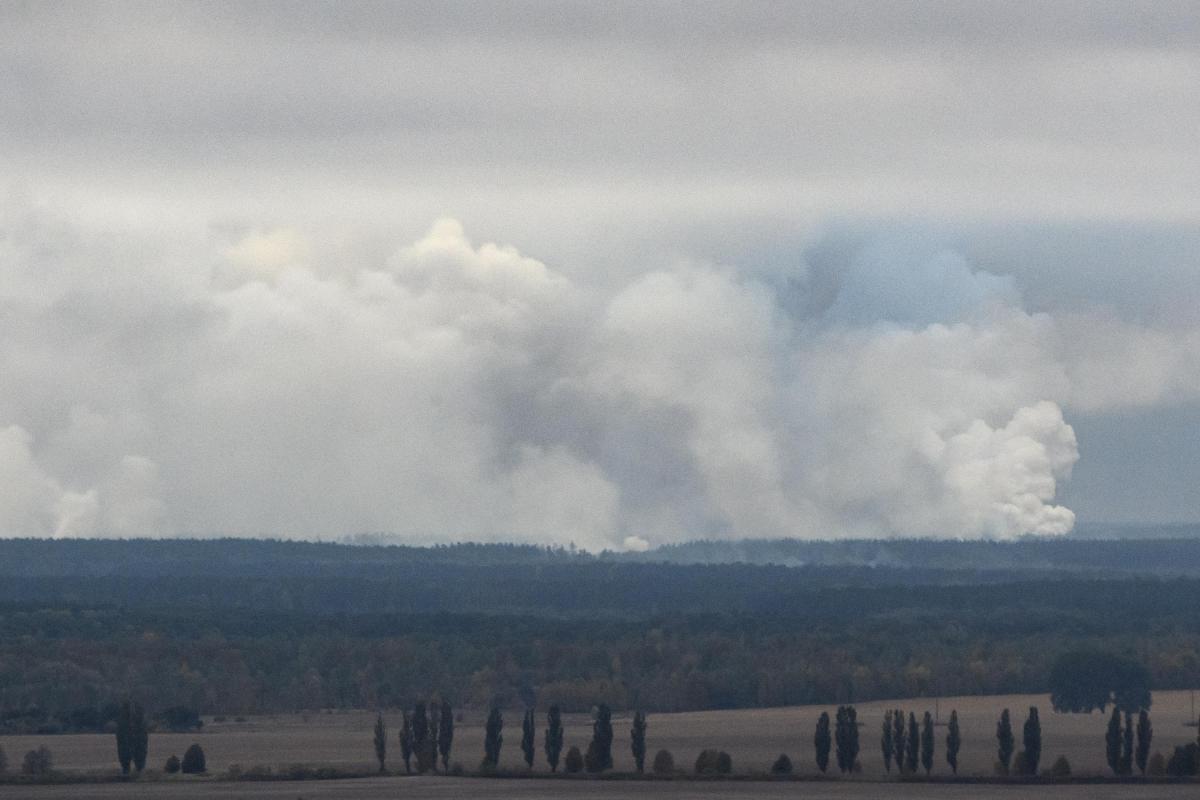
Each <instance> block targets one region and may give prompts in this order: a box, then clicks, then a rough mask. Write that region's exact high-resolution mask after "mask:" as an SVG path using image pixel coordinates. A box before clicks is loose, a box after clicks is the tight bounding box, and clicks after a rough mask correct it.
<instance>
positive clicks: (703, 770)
mask: <svg viewBox="0 0 1200 800" xmlns="http://www.w3.org/2000/svg"><path fill="white" fill-rule="evenodd" d="M730 772H733V759H732V758H730V757H729V753H726V752H725V751H723V750H704V751H702V752H701V753H700V755H699V756H697V757H696V774H697V775H728V774H729V773H730Z"/></svg>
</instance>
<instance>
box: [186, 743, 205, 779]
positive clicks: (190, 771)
mask: <svg viewBox="0 0 1200 800" xmlns="http://www.w3.org/2000/svg"><path fill="white" fill-rule="evenodd" d="M179 771H180V772H182V773H183V774H184V775H199V774H200V773H202V772H207V771H208V765H207V764H206V763H205V761H204V749H203V748H202V747H200V745H198V744H193V745H192V746H191V747H189V748H188V749H187V752H185V753H184V754H183V762H182V763H181V764H180V765H179Z"/></svg>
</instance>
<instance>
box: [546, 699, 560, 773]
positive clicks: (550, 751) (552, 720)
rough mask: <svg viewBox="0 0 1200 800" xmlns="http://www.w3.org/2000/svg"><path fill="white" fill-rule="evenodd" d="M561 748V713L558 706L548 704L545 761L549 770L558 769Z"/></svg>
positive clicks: (554, 770) (555, 770)
mask: <svg viewBox="0 0 1200 800" xmlns="http://www.w3.org/2000/svg"><path fill="white" fill-rule="evenodd" d="M562 749H563V726H562V714H561V713H560V712H559V710H558V706H550V711H549V712H547V713H546V740H545V750H546V763H548V764H549V765H550V771H551V772H557V771H558V759H559V756H561V755H562Z"/></svg>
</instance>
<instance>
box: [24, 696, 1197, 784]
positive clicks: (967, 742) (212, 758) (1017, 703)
mask: <svg viewBox="0 0 1200 800" xmlns="http://www.w3.org/2000/svg"><path fill="white" fill-rule="evenodd" d="M932 705H933V703H932V701H926V700H898V701H887V702H878V703H864V704H860V705H858V707H857V708H858V714H859V721H860V722H861V723H862V727H861V734H860V740H861V754H860V760H861V762H862V766H863V773H862V776H861V778H862V779H871V778H878V777H880V776H882V775H883V765H882V760H881V758H880V755H879V729H880V724H881V722H882V718H883V713H884V709H886V708H893V707H899V708H903V709H905V710H906V711H908V710H912V711H915V712H917V714H918V718H919V717H920V714H921V712H923V711H924V710H925V709H926V708H927V707H928V708H929V709H930V710H931V711H932V710H933V709H932ZM1030 705H1037V706H1038V707H1039V709H1040V710H1041V714H1042V739H1043V765H1049V764H1050V763H1051V762H1052V761H1053V760H1054V759H1055V758H1057V757H1058V756H1059V755H1065V756H1067V758H1068V759H1069V760H1070V762H1071V766H1072V769H1073V772H1074V774H1075V775H1088V774H1093V775H1100V774H1104V773H1105V772H1106V771H1107V767H1106V765H1105V763H1104V731H1105V725H1106V722H1107V719H1106V718H1105V717H1103V716H1101V715H1100V714H1092V715H1063V714H1054V713H1053V712H1051V711H1050V703H1049V698H1048V697H1046V696H1044V695H1040V696H1034V695H1029V696H1019V695H1016V696H1004V697H960V698H943V699H942V700H940V702H939V706H940V716H941V719H942V720H943V721H945V719H946V718H948V717H949V713H950V710H951V709H952V708H956V709H957V710H958V713H959V720H960V725H961V728H962V733H963V740H964V741H963V748H962V752H961V754H960V756H959V763H960V768H959V772H960V774H963V775H990V774H991V772H992V765H993V762H994V759H995V755H994V753H995V726H996V718H997V717H998V715H999V713H1000V710H1001V709H1002V708H1005V707H1007V708H1009V709H1011V711H1012V716H1013V727H1014V729H1015V733H1016V736H1017V741H1018V749H1019V748H1020V736H1021V733H1020V730H1021V724H1022V723H1023V721H1024V719H1025V714H1026V711H1027V710H1028V707H1029V706H1030ZM822 710H828V711H830V712H831V713H832V712H833V710H834V709H833V708H832V707H825V706H805V707H794V708H774V709H755V710H744V711H707V712H694V713H684V714H657V715H652V716H650V718H649V726H650V727H649V731H648V743H649V744H648V746H649V750H650V756H649V758H648V761H649V760H650V759H651V758H652V757H653V753H654V752H655V751H657V750H658V749H659V748H667V749H668V750H670V751H671V752H672V753H673V754H674V755H675V760H676V764H677V766H680V767H684V768H689V767H690V766H691V763H692V762H693V761H694V759H695V757H696V755H697V754H698V753H699V751H700V750H701V749H703V748H706V747H716V748H720V749H724V750H727V751H728V752H729V753H730V754H731V755H732V756H733V763H734V770H735V772H738V773H762V772H766V771H767V769H768V767H769V765H770V763H771V762H772V761H773V760H774V758H775V757H776V756H777V755H778V754H779V753H781V752H785V753H787V754H788V755H789V756H790V757H791V758H792V760H793V763H794V764H795V766H796V769H797V772H800V773H807V774H812V773H815V772H816V767H815V765H814V764H813V756H812V733H813V728H814V727H815V725H816V719H817V717H818V716H819V714H820V712H821V711H822ZM1189 713H1190V695H1189V693H1188V692H1156V693H1155V695H1154V709H1153V714H1152V718H1153V722H1154V747H1153V749H1154V750H1161V751H1162V752H1163V753H1164V754H1169V753H1170V752H1171V749H1172V748H1173V747H1174V746H1175V745H1177V744H1184V743H1186V742H1189V741H1194V740H1195V737H1196V733H1197V731H1196V728H1194V727H1185V725H1184V723H1185V722H1186V721H1187V719H1188V716H1189ZM505 716H506V727H505V729H504V747H503V750H502V758H501V765H502V766H503V767H508V768H512V769H519V768H523V766H524V764H523V762H522V761H521V752H520V737H521V731H520V714H519V713H518V712H516V711H513V712H509V713H508V714H506V715H505ZM397 718H398V715H395V714H393V715H389V755H390V758H389V766H390V767H391V768H392V769H393V770H395V769H397V768H400V767H401V764H400V762H399V758H398V750H399V745H398V744H397V742H396V730H397V728H396V721H397ZM373 722H374V715H372V714H370V713H367V712H339V713H313V714H308V715H280V716H263V717H252V718H250V719H249V720H248V721H247V722H244V723H235V722H223V723H215V722H211V721H209V720H206V724H205V726H204V730H203V732H201V733H197V734H155V735H153V736H152V737H151V740H150V767H151V768H152V769H153V770H155V771H157V770H158V769H160V768H161V764H162V762H163V760H164V759H166V757H167V756H169V755H171V754H172V753H174V754H177V755H180V756H182V755H183V751H184V750H185V749H186V748H187V746H188V745H189V744H190V743H191V742H193V741H197V742H200V744H201V745H202V746H203V748H204V750H205V753H206V754H207V757H208V766H209V769H210V772H212V773H218V774H219V773H221V772H224V771H225V770H227V769H228V768H229V767H230V766H231V765H234V764H239V765H241V766H242V767H250V766H253V765H257V764H265V765H272V766H276V765H283V764H292V763H303V764H307V765H312V766H319V765H332V766H337V767H341V768H346V769H355V770H369V769H371V768H372V767H371V765H372V759H373V753H372V745H371V737H372V725H373ZM566 722H567V735H566V745H567V746H568V747H569V746H570V745H572V744H575V745H578V746H579V747H580V748H581V749H584V748H585V747H586V743H587V741H588V739H589V737H590V727H589V720H588V719H587V717H586V716H585V715H569V716H568V717H567V719H566ZM482 723H483V715H482V714H478V713H468V714H467V715H466V716H465V718H464V719H463V721H462V722H460V723H459V724H458V726H457V728H456V731H455V743H454V753H453V755H452V757H451V761H452V762H459V763H461V764H462V765H463V766H464V767H465V768H466V769H468V770H470V769H473V768H475V767H476V766H477V765H478V762H479V759H480V757H481V755H482V752H483V730H482ZM542 725H544V719H542V718H539V727H540V726H542ZM613 727H614V730H615V733H616V738H615V741H614V743H613V754H614V758H615V761H616V769H617V770H630V769H632V757H631V756H630V755H629V718H628V716H625V715H621V716H617V717H614V721H613ZM944 738H945V728H944V727H940V728H938V738H937V752H936V755H935V764H934V773H935V774H947V773H948V772H949V768H948V767H947V766H946V764H945V760H944V755H943V742H944ZM538 741H539V745H540V742H541V731H540V730H539V736H538ZM40 744H45V745H47V746H48V747H49V748H50V749H51V750H52V751H53V753H54V759H55V765H56V767H58V768H60V769H64V770H88V771H91V770H96V771H105V770H115V768H116V758H115V750H116V748H115V744H114V739H113V737H112V736H107V735H68V736H9V737H0V746H2V747H3V748H4V750H5V751H6V752H7V753H8V758H9V762H10V767H12V768H15V767H16V766H17V765H18V764H19V762H20V758H21V756H22V754H23V753H24V752H25V751H27V750H29V749H30V748H32V747H36V746H37V745H40ZM831 768H832V765H831ZM535 769H536V770H539V771H545V770H546V767H545V761H544V758H543V757H542V753H541V751H540V747H539V751H538V760H537V762H535ZM201 785H203V787H204V788H203V790H202V791H201V792H198V791H197V790H200V786H201ZM141 786H142V788H140V789H138V791H137V793H136V795H135V794H133V793H131V791H130V790H131V787H130V786H108V787H105V786H89V787H82V786H62V787H43V788H42V789H39V790H37V791H34V790H33V789H32V788H31V787H0V797H17V796H22V797H25V796H29V797H34V796H37V797H47V798H50V797H92V796H95V797H124V796H139V797H140V796H145V797H160V796H161V797H181V796H187V795H195V794H197V793H202V795H203V796H205V797H255V798H257V797H262V798H268V797H285V796H286V797H290V798H295V797H343V796H344V797H364V798H365V797H385V796H393V795H394V794H397V793H400V792H402V793H403V794H404V795H405V796H409V797H414V796H419V797H505V798H520V797H530V798H534V797H553V796H558V795H561V794H562V793H563V791H564V789H566V787H568V786H569V787H570V789H569V793H570V794H571V795H572V796H575V795H579V796H585V797H592V796H595V797H614V798H619V797H634V796H639V797H640V796H656V797H742V796H745V797H750V796H754V797H774V796H779V797H782V796H784V795H785V794H788V795H790V796H795V795H796V794H798V793H802V794H803V795H804V796H806V797H821V796H825V795H824V794H823V793H826V792H828V793H830V794H829V796H834V795H836V796H838V797H848V796H860V797H867V796H871V795H872V794H873V793H875V792H877V791H878V789H879V786H878V785H877V784H876V785H875V786H874V789H873V790H872V789H870V788H869V787H870V786H871V784H870V783H866V784H865V785H861V786H860V788H859V789H852V788H851V787H849V786H845V785H835V784H828V783H805V784H801V785H796V784H791V785H790V788H789V787H788V785H783V784H767V783H756V784H730V783H721V784H706V783H694V782H689V783H675V784H667V783H655V784H645V783H642V784H621V783H619V782H595V781H578V782H576V781H572V782H570V783H563V782H561V781H553V782H550V781H518V780H503V781H501V780H464V781H457V780H456V781H450V780H448V779H443V778H437V779H433V778H428V779H405V778H371V779H362V780H356V781H336V782H326V783H318V782H307V783H274V784H248V783H236V784H234V783H213V782H210V781H204V782H203V783H202V784H197V783H195V782H189V783H187V784H180V783H179V782H178V781H171V782H165V783H160V784H157V785H152V784H149V783H145V784H142V785H141ZM801 787H803V790H802V792H797V790H798V789H800V788H801ZM910 789H911V791H912V792H915V793H913V794H908V792H909V791H910ZM1110 789H1111V790H1113V791H1114V792H1115V793H1113V794H1105V792H1107V791H1108V790H1110ZM1184 790H1187V791H1190V793H1192V794H1194V793H1195V787H1170V786H1160V787H1141V788H1138V789H1137V790H1136V793H1135V787H1133V786H1120V787H1118V786H1111V787H1099V786H1076V787H1055V788H1054V789H1053V793H1054V794H1055V795H1057V796H1063V797H1076V796H1077V797H1081V798H1082V797H1102V796H1111V797H1135V796H1136V797H1146V798H1150V797H1159V796H1162V797H1167V796H1179V795H1180V794H1181V793H1183V792H1184ZM1024 791H1026V790H1024V789H1021V788H1018V787H1004V786H996V787H988V788H985V787H982V786H958V787H950V786H942V787H935V786H928V785H926V786H911V787H908V788H905V789H903V790H899V789H898V788H897V787H890V788H889V789H888V794H889V796H897V793H898V792H900V794H899V796H912V797H917V796H930V797H940V796H945V797H968V796H969V797H984V796H993V795H994V796H997V797H999V796H1004V797H1016V796H1019V793H1022V792H1024ZM1037 791H1039V792H1045V791H1047V790H1046V789H1045V788H1044V787H1043V788H1041V789H1038V790H1037ZM181 792H182V794H181ZM331 792H332V793H331ZM862 792H866V794H863V793H862Z"/></svg>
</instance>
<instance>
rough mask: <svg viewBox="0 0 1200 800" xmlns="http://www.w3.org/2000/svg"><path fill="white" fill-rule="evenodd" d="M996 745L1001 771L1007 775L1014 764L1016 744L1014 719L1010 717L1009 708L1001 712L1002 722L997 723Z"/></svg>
mask: <svg viewBox="0 0 1200 800" xmlns="http://www.w3.org/2000/svg"><path fill="white" fill-rule="evenodd" d="M996 744H997V750H996V755H997V756H998V757H999V759H1000V769H1001V770H1002V771H1003V772H1004V774H1006V775H1007V774H1008V770H1009V765H1010V764H1011V763H1012V755H1013V747H1014V746H1015V744H1016V739H1015V738H1014V737H1013V729H1012V718H1011V717H1010V716H1009V714H1008V709H1007V708H1006V709H1004V710H1003V711H1001V712H1000V721H999V722H997V723H996Z"/></svg>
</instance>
